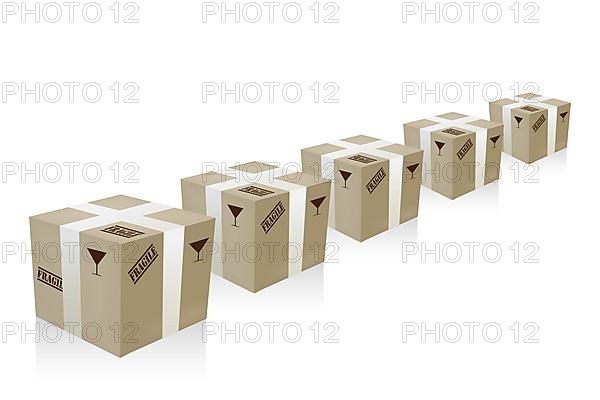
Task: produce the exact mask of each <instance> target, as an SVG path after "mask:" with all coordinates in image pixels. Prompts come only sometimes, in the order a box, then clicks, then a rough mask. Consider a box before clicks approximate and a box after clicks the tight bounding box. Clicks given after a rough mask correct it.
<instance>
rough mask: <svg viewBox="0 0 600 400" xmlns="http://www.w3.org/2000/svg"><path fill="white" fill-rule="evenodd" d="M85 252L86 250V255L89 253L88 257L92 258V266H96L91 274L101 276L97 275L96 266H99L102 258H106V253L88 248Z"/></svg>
mask: <svg viewBox="0 0 600 400" xmlns="http://www.w3.org/2000/svg"><path fill="white" fill-rule="evenodd" d="M87 250H88V253H90V256H92V260H94V264H96V270H95V271H94V273H93V274H94V275H96V276H102V275H100V274H99V273H98V265H99V264H100V262H101V261H102V259H103V258H104V256H106V253H105V252H104V251H100V250H95V249H90V248H88V249H87Z"/></svg>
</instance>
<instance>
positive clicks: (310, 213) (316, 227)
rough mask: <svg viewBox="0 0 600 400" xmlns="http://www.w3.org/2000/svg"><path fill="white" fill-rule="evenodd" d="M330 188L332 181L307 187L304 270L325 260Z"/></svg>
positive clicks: (303, 248) (303, 250)
mask: <svg viewBox="0 0 600 400" xmlns="http://www.w3.org/2000/svg"><path fill="white" fill-rule="evenodd" d="M330 190H331V183H330V182H324V183H320V184H317V185H312V186H309V187H307V188H306V211H305V223H304V243H303V246H302V252H303V256H302V270H303V271H305V270H307V269H309V268H311V267H314V266H315V265H319V264H321V263H323V262H324V261H325V246H326V245H327V223H328V221H327V219H328V215H329V202H330V198H331V196H330Z"/></svg>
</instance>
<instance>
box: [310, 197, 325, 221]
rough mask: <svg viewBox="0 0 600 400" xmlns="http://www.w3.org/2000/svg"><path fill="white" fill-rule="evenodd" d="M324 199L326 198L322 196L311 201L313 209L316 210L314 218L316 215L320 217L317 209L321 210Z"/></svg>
mask: <svg viewBox="0 0 600 400" xmlns="http://www.w3.org/2000/svg"><path fill="white" fill-rule="evenodd" d="M326 198H327V196H323V197H319V198H318V199H314V200H311V203H312V205H313V206H315V208H316V209H317V213H316V214H315V217H316V216H317V215H321V214H320V213H319V209H320V208H321V205H322V204H323V202H324V201H325V199H326Z"/></svg>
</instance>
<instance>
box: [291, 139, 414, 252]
mask: <svg viewBox="0 0 600 400" xmlns="http://www.w3.org/2000/svg"><path fill="white" fill-rule="evenodd" d="M422 162H423V151H422V150H419V149H415V148H411V147H408V146H403V145H401V144H396V143H392V142H387V141H384V140H380V139H376V138H373V137H369V136H364V135H360V136H354V137H350V138H347V139H343V140H339V141H335V142H330V143H327V144H322V145H319V146H314V147H309V148H306V149H302V170H303V171H304V172H308V173H311V174H314V175H316V176H319V177H324V178H327V179H333V181H334V182H333V183H334V186H333V190H332V198H333V201H332V205H334V206H332V207H331V210H330V215H329V226H331V227H332V228H334V229H336V230H338V231H340V232H342V233H344V234H345V235H348V236H350V237H351V238H353V239H355V240H358V241H363V240H366V239H368V238H371V237H373V236H375V235H377V234H379V233H381V232H384V231H387V230H388V229H391V228H393V227H395V226H397V225H400V224H402V223H404V222H406V221H409V220H411V219H414V218H416V217H417V215H418V214H419V196H420V193H421V192H420V187H421V165H422Z"/></svg>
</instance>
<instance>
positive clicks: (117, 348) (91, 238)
mask: <svg viewBox="0 0 600 400" xmlns="http://www.w3.org/2000/svg"><path fill="white" fill-rule="evenodd" d="M214 225H215V220H214V218H210V217H206V216H204V215H200V214H196V213H193V212H189V211H183V210H178V209H174V208H171V207H168V206H162V205H159V204H155V203H149V202H146V201H144V200H139V199H135V198H132V197H127V196H115V197H111V198H107V199H103V200H99V201H95V202H92V203H87V204H82V205H80V206H76V207H72V208H65V209H62V210H58V211H53V212H49V213H46V214H41V215H37V216H34V217H30V227H31V242H32V248H33V280H34V290H35V304H36V314H37V316H38V317H39V318H41V319H43V320H45V321H48V322H50V323H52V324H55V325H56V326H58V327H60V328H62V329H65V330H67V331H69V332H72V333H74V334H75V335H77V336H79V337H81V338H83V339H84V340H87V341H88V342H90V343H93V344H95V345H96V346H98V347H100V348H102V349H104V350H106V351H109V352H111V353H112V354H114V355H116V356H119V357H121V356H124V355H126V354H128V353H130V352H132V351H134V350H137V349H139V348H141V347H143V346H145V345H147V344H150V343H152V342H154V341H156V340H159V339H160V338H162V337H165V336H167V335H169V334H172V333H175V332H177V331H178V330H180V329H184V328H186V327H188V326H190V325H193V324H195V323H197V322H200V321H203V320H204V319H206V312H207V305H208V289H209V282H210V265H211V261H212V255H211V253H210V251H207V249H209V248H210V247H212V241H213V237H214Z"/></svg>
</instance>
